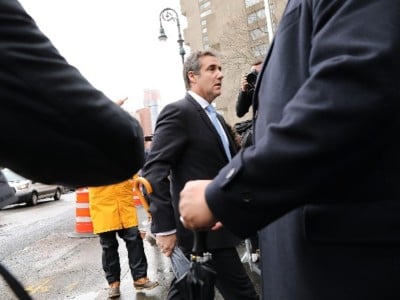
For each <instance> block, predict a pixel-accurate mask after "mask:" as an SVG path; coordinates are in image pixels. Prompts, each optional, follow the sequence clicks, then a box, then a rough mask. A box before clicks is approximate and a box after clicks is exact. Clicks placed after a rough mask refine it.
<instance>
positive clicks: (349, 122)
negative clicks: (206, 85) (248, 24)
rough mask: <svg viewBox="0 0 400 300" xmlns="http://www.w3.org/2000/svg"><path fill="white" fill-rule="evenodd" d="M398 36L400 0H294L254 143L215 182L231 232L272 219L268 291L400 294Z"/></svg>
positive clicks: (266, 235)
mask: <svg viewBox="0 0 400 300" xmlns="http://www.w3.org/2000/svg"><path fill="white" fill-rule="evenodd" d="M399 36H400V1H393V0H370V1H361V0H346V1H341V0H334V1H332V0H291V1H290V2H289V4H288V6H287V9H286V12H285V13H284V16H283V18H282V20H281V22H280V24H279V27H278V28H277V31H276V35H275V37H274V41H273V44H272V45H271V47H270V49H269V53H268V55H267V58H266V61H265V62H264V64H263V70H262V72H261V74H260V75H259V76H261V78H259V81H258V84H257V87H256V95H255V99H254V103H253V109H254V110H255V111H256V115H255V116H256V121H255V129H254V134H255V146H250V147H249V148H246V149H244V150H243V151H242V152H239V154H238V155H236V157H234V158H233V160H232V161H231V163H230V164H229V165H227V166H226V167H224V169H222V170H221V172H220V173H219V175H218V176H217V177H216V179H215V180H214V181H213V183H212V184H211V185H209V187H208V188H207V191H206V198H207V202H208V205H209V207H210V209H211V210H212V211H213V213H214V214H215V216H216V217H217V218H218V219H219V220H221V221H222V223H223V224H224V225H225V226H226V227H228V228H229V229H230V230H232V232H234V233H236V234H238V235H240V236H242V237H244V236H248V235H249V234H251V233H252V232H254V230H256V229H261V228H263V227H265V226H267V227H265V229H264V230H263V231H262V234H261V239H262V271H263V296H264V299H268V300H275V299H279V300H281V299H285V300H286V299H290V300H291V299H296V300H302V299H307V300H314V299H315V300H321V299H324V300H326V299H341V300H343V299H399V298H400V288H399V285H398V279H399V278H400V264H399V253H400V246H399V245H400V217H399V216H400V184H399V182H400V139H399V132H400V88H399V87H400V59H399V58H398V57H399V53H400V39H399ZM238 219H242V220H243V222H237V220H238ZM243 224H246V225H243Z"/></svg>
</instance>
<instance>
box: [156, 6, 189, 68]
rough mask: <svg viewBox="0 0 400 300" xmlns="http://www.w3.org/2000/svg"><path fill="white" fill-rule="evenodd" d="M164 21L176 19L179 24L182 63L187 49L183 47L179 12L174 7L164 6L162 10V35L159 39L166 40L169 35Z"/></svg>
mask: <svg viewBox="0 0 400 300" xmlns="http://www.w3.org/2000/svg"><path fill="white" fill-rule="evenodd" d="M162 21H175V22H176V25H177V26H178V44H179V55H180V56H181V57H182V64H183V62H184V58H185V54H186V52H185V49H184V48H183V42H184V40H183V38H182V34H181V24H180V23H179V17H178V13H177V12H176V11H175V10H174V9H172V8H164V9H163V10H162V11H161V12H160V36H159V37H158V39H159V40H160V41H166V40H167V35H166V34H165V30H164V27H163V26H162Z"/></svg>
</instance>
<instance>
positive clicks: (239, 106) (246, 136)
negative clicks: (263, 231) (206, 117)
mask: <svg viewBox="0 0 400 300" xmlns="http://www.w3.org/2000/svg"><path fill="white" fill-rule="evenodd" d="M262 62H263V61H262V59H259V60H257V61H255V62H254V63H253V64H252V65H251V69H250V73H248V74H246V75H243V77H242V86H241V89H240V92H239V96H238V99H237V102H236V115H237V116H238V117H239V118H241V117H243V116H244V115H245V114H246V113H247V112H248V111H249V109H250V106H251V104H252V101H253V94H254V89H255V86H256V81H257V76H258V74H259V73H260V71H261V67H262ZM252 123H253V121H252V120H246V121H243V122H239V123H236V124H235V130H236V132H237V133H238V134H239V135H240V146H241V147H242V148H245V147H247V146H250V145H252V144H253V125H252ZM250 241H251V246H252V249H251V250H252V253H251V260H252V261H253V262H257V261H258V260H259V256H260V254H259V251H260V250H259V241H258V234H257V233H254V234H252V235H251V236H250Z"/></svg>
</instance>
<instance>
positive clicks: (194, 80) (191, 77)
mask: <svg viewBox="0 0 400 300" xmlns="http://www.w3.org/2000/svg"><path fill="white" fill-rule="evenodd" d="M195 75H196V74H194V72H193V71H189V72H188V73H187V77H188V78H189V82H196V77H195Z"/></svg>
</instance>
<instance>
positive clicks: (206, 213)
mask: <svg viewBox="0 0 400 300" xmlns="http://www.w3.org/2000/svg"><path fill="white" fill-rule="evenodd" d="M210 182H211V180H195V181H189V182H187V183H186V185H185V187H184V188H183V190H182V191H181V193H180V201H179V211H180V214H181V217H182V218H181V220H182V221H183V222H182V223H183V226H185V227H186V228H188V229H194V230H199V229H210V228H212V227H213V226H214V225H215V223H216V222H217V221H216V219H215V217H214V216H213V214H212V212H211V210H210V209H209V208H208V205H207V202H206V198H205V190H206V188H207V186H208V185H209V184H210ZM217 228H220V226H217ZM217 228H215V229H217Z"/></svg>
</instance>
